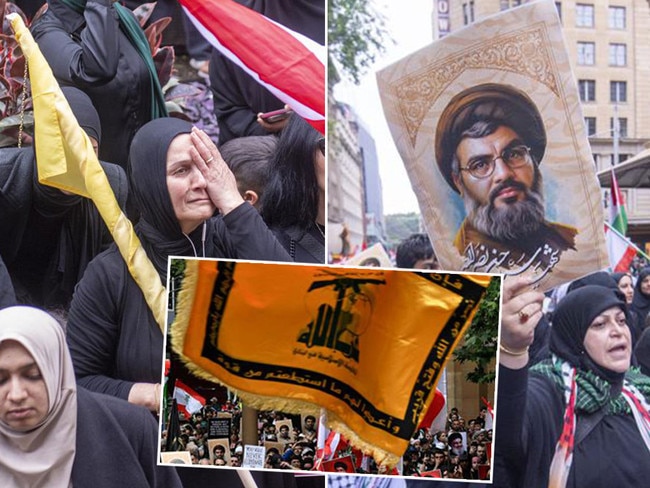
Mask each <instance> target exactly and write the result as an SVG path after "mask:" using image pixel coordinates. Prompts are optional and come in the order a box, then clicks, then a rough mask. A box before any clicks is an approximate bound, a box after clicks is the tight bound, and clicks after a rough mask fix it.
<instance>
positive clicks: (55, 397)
mask: <svg viewBox="0 0 650 488" xmlns="http://www.w3.org/2000/svg"><path fill="white" fill-rule="evenodd" d="M6 340H14V341H16V342H18V343H20V344H21V345H22V346H23V347H24V348H25V349H27V351H28V352H29V353H30V354H31V355H32V357H33V358H34V361H35V362H36V364H37V365H38V367H39V369H40V371H41V375H42V376H43V379H44V381H45V385H46V388H47V396H48V403H49V408H48V413H47V415H46V417H45V419H44V420H43V421H42V422H41V423H40V424H39V425H38V426H37V427H35V428H34V429H32V430H30V431H28V432H17V431H15V430H13V429H11V428H10V427H9V426H7V425H6V424H4V423H3V422H2V421H0V486H2V487H28V486H52V487H69V486H72V484H71V473H72V464H73V462H74V455H75V443H76V433H77V388H76V384H75V377H74V370H73V368H72V360H71V359H70V353H69V351H68V346H67V344H66V342H65V336H64V333H63V330H62V328H61V326H60V325H59V324H58V322H57V321H56V320H54V319H53V318H52V317H51V316H50V315H48V314H47V313H45V312H43V311H41V310H38V309H36V308H31V307H9V308H5V309H3V310H0V343H2V342H4V341H6Z"/></svg>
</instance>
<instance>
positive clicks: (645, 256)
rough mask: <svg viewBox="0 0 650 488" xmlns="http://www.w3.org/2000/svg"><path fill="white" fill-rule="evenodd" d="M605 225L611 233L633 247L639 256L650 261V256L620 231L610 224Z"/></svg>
mask: <svg viewBox="0 0 650 488" xmlns="http://www.w3.org/2000/svg"><path fill="white" fill-rule="evenodd" d="M605 225H606V226H607V228H608V229H609V230H610V232H614V233H615V234H616V235H617V236H619V237H620V238H621V239H623V240H624V241H625V242H627V243H628V244H629V245H630V246H631V247H633V248H634V250H635V251H636V252H637V254H640V255H641V256H643V257H644V258H645V259H646V260H648V261H650V256H648V255H647V254H646V253H644V252H643V251H642V250H641V249H639V248H638V247H637V246H636V244H634V243H633V242H632V241H631V240H629V239H628V238H627V237H626V236H624V235H623V234H621V233H620V232H619V231H617V230H616V229H615V228H614V227H612V226H611V224H610V223H609V222H605Z"/></svg>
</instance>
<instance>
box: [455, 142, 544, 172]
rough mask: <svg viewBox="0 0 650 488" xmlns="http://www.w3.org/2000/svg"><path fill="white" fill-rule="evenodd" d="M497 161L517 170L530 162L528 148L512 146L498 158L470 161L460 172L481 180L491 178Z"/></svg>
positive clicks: (482, 158)
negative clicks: (465, 172)
mask: <svg viewBox="0 0 650 488" xmlns="http://www.w3.org/2000/svg"><path fill="white" fill-rule="evenodd" d="M497 159H501V160H502V161H503V162H504V163H505V164H506V166H508V168H510V169H518V168H522V167H523V166H525V165H527V164H529V163H530V162H531V161H532V158H531V157H530V148H529V147H528V146H524V145H521V146H514V147H509V148H507V149H505V150H504V151H503V152H502V153H501V154H500V155H499V156H497V157H496V158H494V159H492V158H491V157H490V156H482V157H478V158H475V159H472V160H471V161H470V162H469V163H468V164H467V167H465V168H460V170H461V171H467V172H468V173H469V174H471V175H472V176H473V177H474V178H478V179H483V178H488V177H489V176H492V173H494V168H495V166H496V162H497Z"/></svg>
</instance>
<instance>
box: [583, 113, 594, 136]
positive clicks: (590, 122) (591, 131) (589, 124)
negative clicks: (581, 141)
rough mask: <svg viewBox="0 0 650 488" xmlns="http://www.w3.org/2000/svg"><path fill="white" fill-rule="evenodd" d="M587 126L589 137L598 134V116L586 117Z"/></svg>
mask: <svg viewBox="0 0 650 488" xmlns="http://www.w3.org/2000/svg"><path fill="white" fill-rule="evenodd" d="M585 128H586V129H587V137H593V136H595V135H596V117H585Z"/></svg>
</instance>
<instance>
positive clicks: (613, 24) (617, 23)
mask: <svg viewBox="0 0 650 488" xmlns="http://www.w3.org/2000/svg"><path fill="white" fill-rule="evenodd" d="M609 28H610V29H625V7H609Z"/></svg>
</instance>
